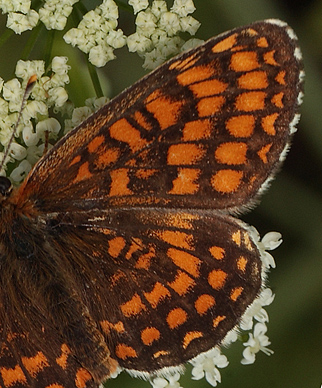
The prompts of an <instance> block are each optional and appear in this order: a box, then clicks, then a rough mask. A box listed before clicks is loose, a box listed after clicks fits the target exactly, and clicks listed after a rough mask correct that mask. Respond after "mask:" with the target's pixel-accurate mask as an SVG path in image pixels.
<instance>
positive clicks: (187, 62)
mask: <svg viewBox="0 0 322 388" xmlns="http://www.w3.org/2000/svg"><path fill="white" fill-rule="evenodd" d="M197 60H198V57H196V54H192V55H190V57H188V58H186V59H183V60H179V61H175V62H173V63H171V65H170V66H169V70H173V69H185V68H186V67H190V66H193V65H194V64H195V63H196V62H197Z"/></svg>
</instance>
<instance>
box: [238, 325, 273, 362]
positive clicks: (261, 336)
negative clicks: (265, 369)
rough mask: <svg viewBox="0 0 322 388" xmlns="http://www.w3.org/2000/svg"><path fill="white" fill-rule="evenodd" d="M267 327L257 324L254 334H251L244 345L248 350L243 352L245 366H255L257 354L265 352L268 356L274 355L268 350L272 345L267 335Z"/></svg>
mask: <svg viewBox="0 0 322 388" xmlns="http://www.w3.org/2000/svg"><path fill="white" fill-rule="evenodd" d="M266 332H267V326H266V325H265V324H264V323H256V325H255V326H254V334H252V333H250V334H249V339H248V341H247V342H245V343H244V346H246V349H244V351H243V359H242V360H241V363H242V364H244V365H248V364H253V363H254V362H255V358H256V353H258V352H259V351H262V352H264V353H265V354H266V355H267V356H270V355H271V354H273V353H274V352H273V350H271V349H268V348H267V346H268V345H270V344H271V343H270V341H269V338H268V337H267V336H266V335H265V333H266Z"/></svg>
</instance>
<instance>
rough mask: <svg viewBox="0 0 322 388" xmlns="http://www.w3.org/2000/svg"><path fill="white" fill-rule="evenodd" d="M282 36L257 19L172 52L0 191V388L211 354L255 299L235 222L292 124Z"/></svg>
mask: <svg viewBox="0 0 322 388" xmlns="http://www.w3.org/2000/svg"><path fill="white" fill-rule="evenodd" d="M302 74H303V71H302V62H301V55H300V51H299V48H298V46H297V41H296V37H295V34H294V33H293V31H292V30H291V29H290V28H289V27H288V26H287V25H286V24H285V23H283V22H281V21H278V20H267V21H262V22H256V23H254V24H251V25H249V26H246V27H241V28H237V29H234V30H231V31H229V32H227V33H224V34H222V35H220V36H218V37H215V38H212V39H210V40H208V41H207V42H206V43H204V44H202V45H201V46H199V47H197V48H194V49H192V50H190V51H188V52H185V53H183V54H180V55H179V56H177V57H175V58H173V59H171V60H170V61H169V62H167V63H165V64H163V65H162V66H160V67H159V68H157V69H156V70H155V71H153V72H151V73H150V74H149V75H147V76H146V77H144V78H142V79H141V80H140V81H138V82H137V83H135V84H134V85H133V86H131V87H130V88H128V89H127V90H125V91H124V92H123V93H121V94H120V95H119V96H118V97H116V98H114V99H113V100H112V101H110V102H109V103H108V104H107V105H105V106H104V107H102V108H101V109H100V110H98V111H97V112H96V113H94V114H93V115H92V116H90V117H89V118H88V119H87V120H85V121H84V122H83V123H82V124H81V125H79V126H78V127H77V128H75V129H74V130H73V131H71V132H70V133H68V134H67V135H66V136H65V137H63V138H62V139H61V140H60V141H59V142H58V143H57V144H56V145H55V146H54V147H53V148H52V149H51V150H49V151H48V152H47V153H46V154H45V155H44V156H43V157H42V158H41V159H40V160H39V161H38V163H37V164H36V165H35V166H34V168H33V169H32V170H31V172H30V173H29V175H28V176H27V178H26V179H25V181H24V182H23V183H22V184H21V186H20V187H19V188H18V189H14V190H12V187H11V184H10V181H9V180H8V179H7V178H5V177H1V178H0V212H1V222H0V225H1V226H0V263H1V264H0V265H1V272H0V282H1V287H0V290H1V291H0V338H1V349H0V386H1V387H3V388H9V387H10V388H18V387H37V388H45V387H55V388H62V387H65V388H76V387H77V388H80V387H84V388H85V387H87V388H88V387H98V386H99V384H100V383H102V382H103V381H105V380H106V379H108V378H109V377H110V376H111V375H112V374H113V373H115V372H116V371H117V370H118V369H120V368H121V369H126V370H129V371H135V372H136V373H137V374H140V373H141V374H142V375H148V376H149V375H150V376H152V375H153V374H154V373H156V372H157V371H160V370H162V369H163V368H166V367H176V366H179V365H181V364H183V363H185V362H186V361H187V360H190V359H192V358H194V357H195V356H197V355H198V354H200V353H202V352H205V351H207V350H209V349H211V348H213V347H214V346H216V345H218V344H220V343H221V342H222V341H223V339H224V338H225V336H226V334H227V333H228V332H229V331H230V330H232V329H233V328H234V327H235V326H236V324H237V323H238V322H239V321H240V320H241V317H242V316H243V314H244V312H245V310H246V309H247V307H248V306H249V305H250V304H251V303H252V302H253V301H254V299H255V298H256V297H257V295H258V294H259V292H260V290H261V287H262V283H263V279H262V274H261V267H262V263H261V258H260V251H259V248H258V246H257V243H256V241H255V239H254V238H253V236H252V234H251V233H250V230H249V227H248V226H247V225H246V224H245V223H243V222H242V221H240V220H239V219H238V218H236V217H235V216H234V215H236V213H239V212H241V211H243V210H245V209H247V208H249V207H250V206H251V205H253V204H254V201H255V200H256V198H258V196H259V194H261V193H262V192H263V189H265V188H266V187H267V184H268V182H269V181H270V180H271V179H272V176H273V175H274V173H275V172H276V170H277V169H278V167H279V166H280V163H281V161H282V160H283V159H284V157H285V153H286V150H287V149H288V147H289V143H290V139H291V137H292V134H293V132H295V125H296V123H297V121H298V119H299V114H298V107H299V103H300V98H301V94H302V92H301V89H302V85H301V77H302Z"/></svg>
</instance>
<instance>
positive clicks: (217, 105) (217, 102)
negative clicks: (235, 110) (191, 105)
mask: <svg viewBox="0 0 322 388" xmlns="http://www.w3.org/2000/svg"><path fill="white" fill-rule="evenodd" d="M225 101H226V99H225V97H223V96H218V97H207V98H203V99H201V100H200V101H199V102H198V104H197V109H198V113H199V116H200V117H205V116H213V115H214V114H215V113H217V112H219V111H220V109H221V108H222V106H223V105H224V103H225Z"/></svg>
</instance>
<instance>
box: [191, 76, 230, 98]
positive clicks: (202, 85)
mask: <svg viewBox="0 0 322 388" xmlns="http://www.w3.org/2000/svg"><path fill="white" fill-rule="evenodd" d="M227 86H228V84H226V83H225V82H221V81H218V80H217V79H211V80H208V81H203V82H198V83H196V84H193V85H190V86H189V89H190V90H191V91H192V92H193V94H194V95H195V97H196V98H202V97H208V96H214V95H215V94H220V93H222V92H224V91H225V90H226V89H227Z"/></svg>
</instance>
